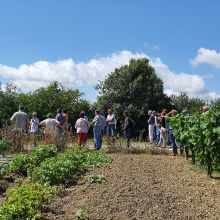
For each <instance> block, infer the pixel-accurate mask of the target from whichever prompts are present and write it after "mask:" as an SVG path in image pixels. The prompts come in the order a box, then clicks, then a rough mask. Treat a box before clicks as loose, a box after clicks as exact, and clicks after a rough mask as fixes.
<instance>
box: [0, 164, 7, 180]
mask: <svg viewBox="0 0 220 220" xmlns="http://www.w3.org/2000/svg"><path fill="white" fill-rule="evenodd" d="M8 173H9V167H8V164H5V163H2V162H0V179H2V178H3V177H4V176H6V175H7V174H8Z"/></svg>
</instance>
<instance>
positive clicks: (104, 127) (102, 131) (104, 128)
mask: <svg viewBox="0 0 220 220" xmlns="http://www.w3.org/2000/svg"><path fill="white" fill-rule="evenodd" d="M101 120H102V130H101V145H102V137H103V135H104V134H105V132H106V117H105V115H104V113H103V112H102V114H101Z"/></svg>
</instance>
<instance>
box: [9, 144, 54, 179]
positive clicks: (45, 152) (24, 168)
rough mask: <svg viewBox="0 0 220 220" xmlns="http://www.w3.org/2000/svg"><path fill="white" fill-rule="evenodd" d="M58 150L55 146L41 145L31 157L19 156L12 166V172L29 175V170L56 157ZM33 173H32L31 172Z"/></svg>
mask: <svg viewBox="0 0 220 220" xmlns="http://www.w3.org/2000/svg"><path fill="white" fill-rule="evenodd" d="M56 155H57V149H56V147H55V146H53V145H40V146H39V147H37V148H36V149H35V150H33V152H32V153H31V154H30V155H27V154H22V153H21V154H17V155H16V156H15V157H14V158H13V161H12V163H11V164H10V171H11V172H13V173H21V174H23V175H25V176H26V175H27V172H28V169H30V170H32V169H33V168H34V167H37V166H39V165H40V164H41V163H42V162H43V161H44V160H45V159H47V158H51V157H55V156H56ZM30 172H31V171H30Z"/></svg>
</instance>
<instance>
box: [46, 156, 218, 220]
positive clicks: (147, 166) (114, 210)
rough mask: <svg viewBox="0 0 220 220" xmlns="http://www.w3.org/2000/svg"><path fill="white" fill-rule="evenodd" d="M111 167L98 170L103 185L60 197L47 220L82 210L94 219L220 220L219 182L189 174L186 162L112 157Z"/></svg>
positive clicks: (67, 219) (68, 219)
mask: <svg viewBox="0 0 220 220" xmlns="http://www.w3.org/2000/svg"><path fill="white" fill-rule="evenodd" d="M111 157H112V159H113V161H112V163H111V164H108V165H105V166H104V167H102V168H94V169H92V170H90V171H89V173H90V174H103V175H104V176H105V177H106V181H105V182H104V183H101V184H98V183H95V184H92V183H89V182H87V181H86V180H81V181H80V183H79V184H78V185H76V186H72V187H70V188H68V189H66V190H65V192H63V194H62V195H61V194H60V195H59V196H56V197H55V198H54V200H53V201H52V203H51V205H50V206H49V208H48V212H47V213H45V219H58V220H61V219H62V220H73V219H74V215H75V213H76V211H77V210H78V209H79V208H81V207H85V206H87V207H90V210H91V214H90V219H96V220H99V219H100V220H101V219H108V220H110V219H112V220H119V219H120V220H123V219H126V220H129V219H132V220H135V219H145V220H148V219H180V220H184V219H193V220H194V219H220V181H219V180H216V179H210V178H208V177H207V176H206V174H201V173H200V174H199V173H196V172H194V171H192V169H191V165H190V163H188V162H186V161H185V160H184V159H183V158H182V157H172V156H168V155H148V154H138V155H134V154H124V155H122V154H117V155H116V154H112V155H111Z"/></svg>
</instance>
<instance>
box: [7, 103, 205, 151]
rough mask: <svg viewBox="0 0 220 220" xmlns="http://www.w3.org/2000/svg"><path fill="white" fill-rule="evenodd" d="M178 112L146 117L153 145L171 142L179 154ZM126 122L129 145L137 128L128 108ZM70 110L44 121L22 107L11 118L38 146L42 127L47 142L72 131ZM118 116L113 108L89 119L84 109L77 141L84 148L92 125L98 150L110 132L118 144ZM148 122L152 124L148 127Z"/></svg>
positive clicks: (49, 116) (150, 112)
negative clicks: (175, 131)
mask: <svg viewBox="0 0 220 220" xmlns="http://www.w3.org/2000/svg"><path fill="white" fill-rule="evenodd" d="M200 111H201V112H202V113H205V112H207V111H208V107H207V106H204V107H203V108H201V109H200ZM176 114H177V111H176V110H172V111H170V112H167V110H166V109H164V110H163V111H162V112H161V113H158V112H156V111H154V110H149V111H148V112H147V115H148V119H147V120H146V127H148V139H149V144H150V145H151V146H157V147H162V148H166V146H167V145H170V146H171V147H172V150H173V155H177V143H176V140H175V137H174V134H173V129H172V125H171V123H170V118H171V117H175V115H176ZM123 115H124V123H123V125H122V126H123V132H124V138H125V140H126V146H127V147H129V146H130V141H131V139H132V131H133V129H134V121H133V120H132V119H131V118H130V116H129V112H128V111H127V110H125V111H124V112H123ZM68 118H69V117H68V113H67V110H65V109H63V110H62V109H61V108H59V109H57V115H56V117H55V118H53V116H52V114H51V113H49V114H48V115H47V119H45V120H43V121H41V122H40V120H39V118H38V117H37V113H36V112H33V113H32V118H31V120H30V121H29V118H28V115H27V113H25V112H24V107H23V106H20V107H19V111H18V112H16V113H14V114H13V116H12V117H11V121H12V122H14V126H15V128H16V130H21V131H23V132H27V131H28V130H29V131H30V133H31V135H32V136H33V140H34V145H36V138H35V137H36V134H37V133H38V130H39V127H42V128H43V133H44V138H45V141H47V140H48V139H50V138H51V136H56V138H60V137H61V136H63V135H64V134H65V132H67V130H68ZM116 125H117V121H116V116H115V114H114V113H113V110H112V109H108V112H107V115H105V114H104V113H103V112H101V111H100V110H96V111H95V116H94V118H93V119H92V120H91V121H90V122H89V119H88V116H87V115H86V114H85V112H84V111H82V112H80V114H79V119H77V121H76V123H75V129H76V134H77V144H78V146H79V148H81V147H84V146H85V143H86V141H87V136H88V131H89V128H90V126H92V127H93V136H94V149H96V150H99V149H101V147H102V137H103V135H104V134H106V136H107V138H108V140H109V141H111V143H114V140H115V136H116ZM147 125H148V126H147Z"/></svg>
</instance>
